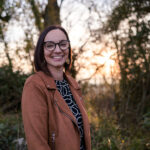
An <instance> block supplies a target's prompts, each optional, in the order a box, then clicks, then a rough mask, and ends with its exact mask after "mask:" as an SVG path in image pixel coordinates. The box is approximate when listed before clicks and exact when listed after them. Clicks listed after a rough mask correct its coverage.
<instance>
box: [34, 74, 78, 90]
mask: <svg viewBox="0 0 150 150" xmlns="http://www.w3.org/2000/svg"><path fill="white" fill-rule="evenodd" d="M36 74H37V75H38V76H40V78H41V79H42V80H43V82H44V83H45V86H46V87H47V89H49V90H56V89H57V88H56V84H55V81H54V78H53V77H52V76H50V75H47V74H45V73H44V72H42V71H38V72H36ZM64 77H65V79H66V80H67V81H68V83H69V85H71V86H72V87H73V88H75V89H80V87H79V85H78V83H77V82H76V81H75V80H74V79H73V78H72V77H71V76H70V75H69V74H66V73H64Z"/></svg>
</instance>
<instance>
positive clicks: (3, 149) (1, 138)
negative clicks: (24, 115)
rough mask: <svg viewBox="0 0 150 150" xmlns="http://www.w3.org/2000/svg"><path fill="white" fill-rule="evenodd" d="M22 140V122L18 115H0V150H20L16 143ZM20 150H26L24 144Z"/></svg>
mask: <svg viewBox="0 0 150 150" xmlns="http://www.w3.org/2000/svg"><path fill="white" fill-rule="evenodd" d="M20 138H23V139H24V130H23V125H22V120H21V117H20V115H19V114H15V115H7V116H6V115H5V116H4V115H2V114H1V115H0V150H20V149H19V147H18V145H17V144H16V141H17V140H18V139H20ZM22 147H23V148H22V149H21V150H26V144H25V143H24V144H23V145H22Z"/></svg>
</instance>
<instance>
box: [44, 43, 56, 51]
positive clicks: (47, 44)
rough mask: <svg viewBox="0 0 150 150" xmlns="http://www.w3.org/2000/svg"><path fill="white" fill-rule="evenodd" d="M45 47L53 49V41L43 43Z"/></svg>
mask: <svg viewBox="0 0 150 150" xmlns="http://www.w3.org/2000/svg"><path fill="white" fill-rule="evenodd" d="M45 48H46V49H47V50H54V49H55V43H52V42H46V43H45Z"/></svg>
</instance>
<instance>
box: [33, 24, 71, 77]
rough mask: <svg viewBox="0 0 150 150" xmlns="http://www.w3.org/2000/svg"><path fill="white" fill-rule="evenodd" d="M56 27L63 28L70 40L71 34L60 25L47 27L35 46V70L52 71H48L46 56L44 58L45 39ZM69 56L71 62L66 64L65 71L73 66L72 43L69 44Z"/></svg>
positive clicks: (47, 72)
mask: <svg viewBox="0 0 150 150" xmlns="http://www.w3.org/2000/svg"><path fill="white" fill-rule="evenodd" d="M56 29H59V30H61V31H62V32H63V33H64V34H65V35H66V38H67V40H68V41H69V36H68V34H67V32H66V30H65V29H64V28H63V27H61V26H58V25H52V26H49V27H48V28H46V29H45V30H44V31H43V32H42V33H41V34H40V36H39V39H38V41H37V45H36V48H35V52H34V66H35V71H43V72H44V73H46V74H50V72H49V71H48V68H47V63H46V61H45V58H44V39H45V36H46V35H47V33H48V32H49V31H52V30H56ZM68 58H69V64H67V63H66V62H65V64H64V68H65V71H69V70H70V68H71V62H72V51H71V46H70V44H69V56H68Z"/></svg>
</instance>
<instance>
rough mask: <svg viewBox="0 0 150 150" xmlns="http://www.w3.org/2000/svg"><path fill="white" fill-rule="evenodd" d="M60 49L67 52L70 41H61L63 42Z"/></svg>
mask: <svg viewBox="0 0 150 150" xmlns="http://www.w3.org/2000/svg"><path fill="white" fill-rule="evenodd" d="M59 47H60V49H62V50H66V49H67V48H68V47H69V42H68V41H61V42H60V43H59Z"/></svg>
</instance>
